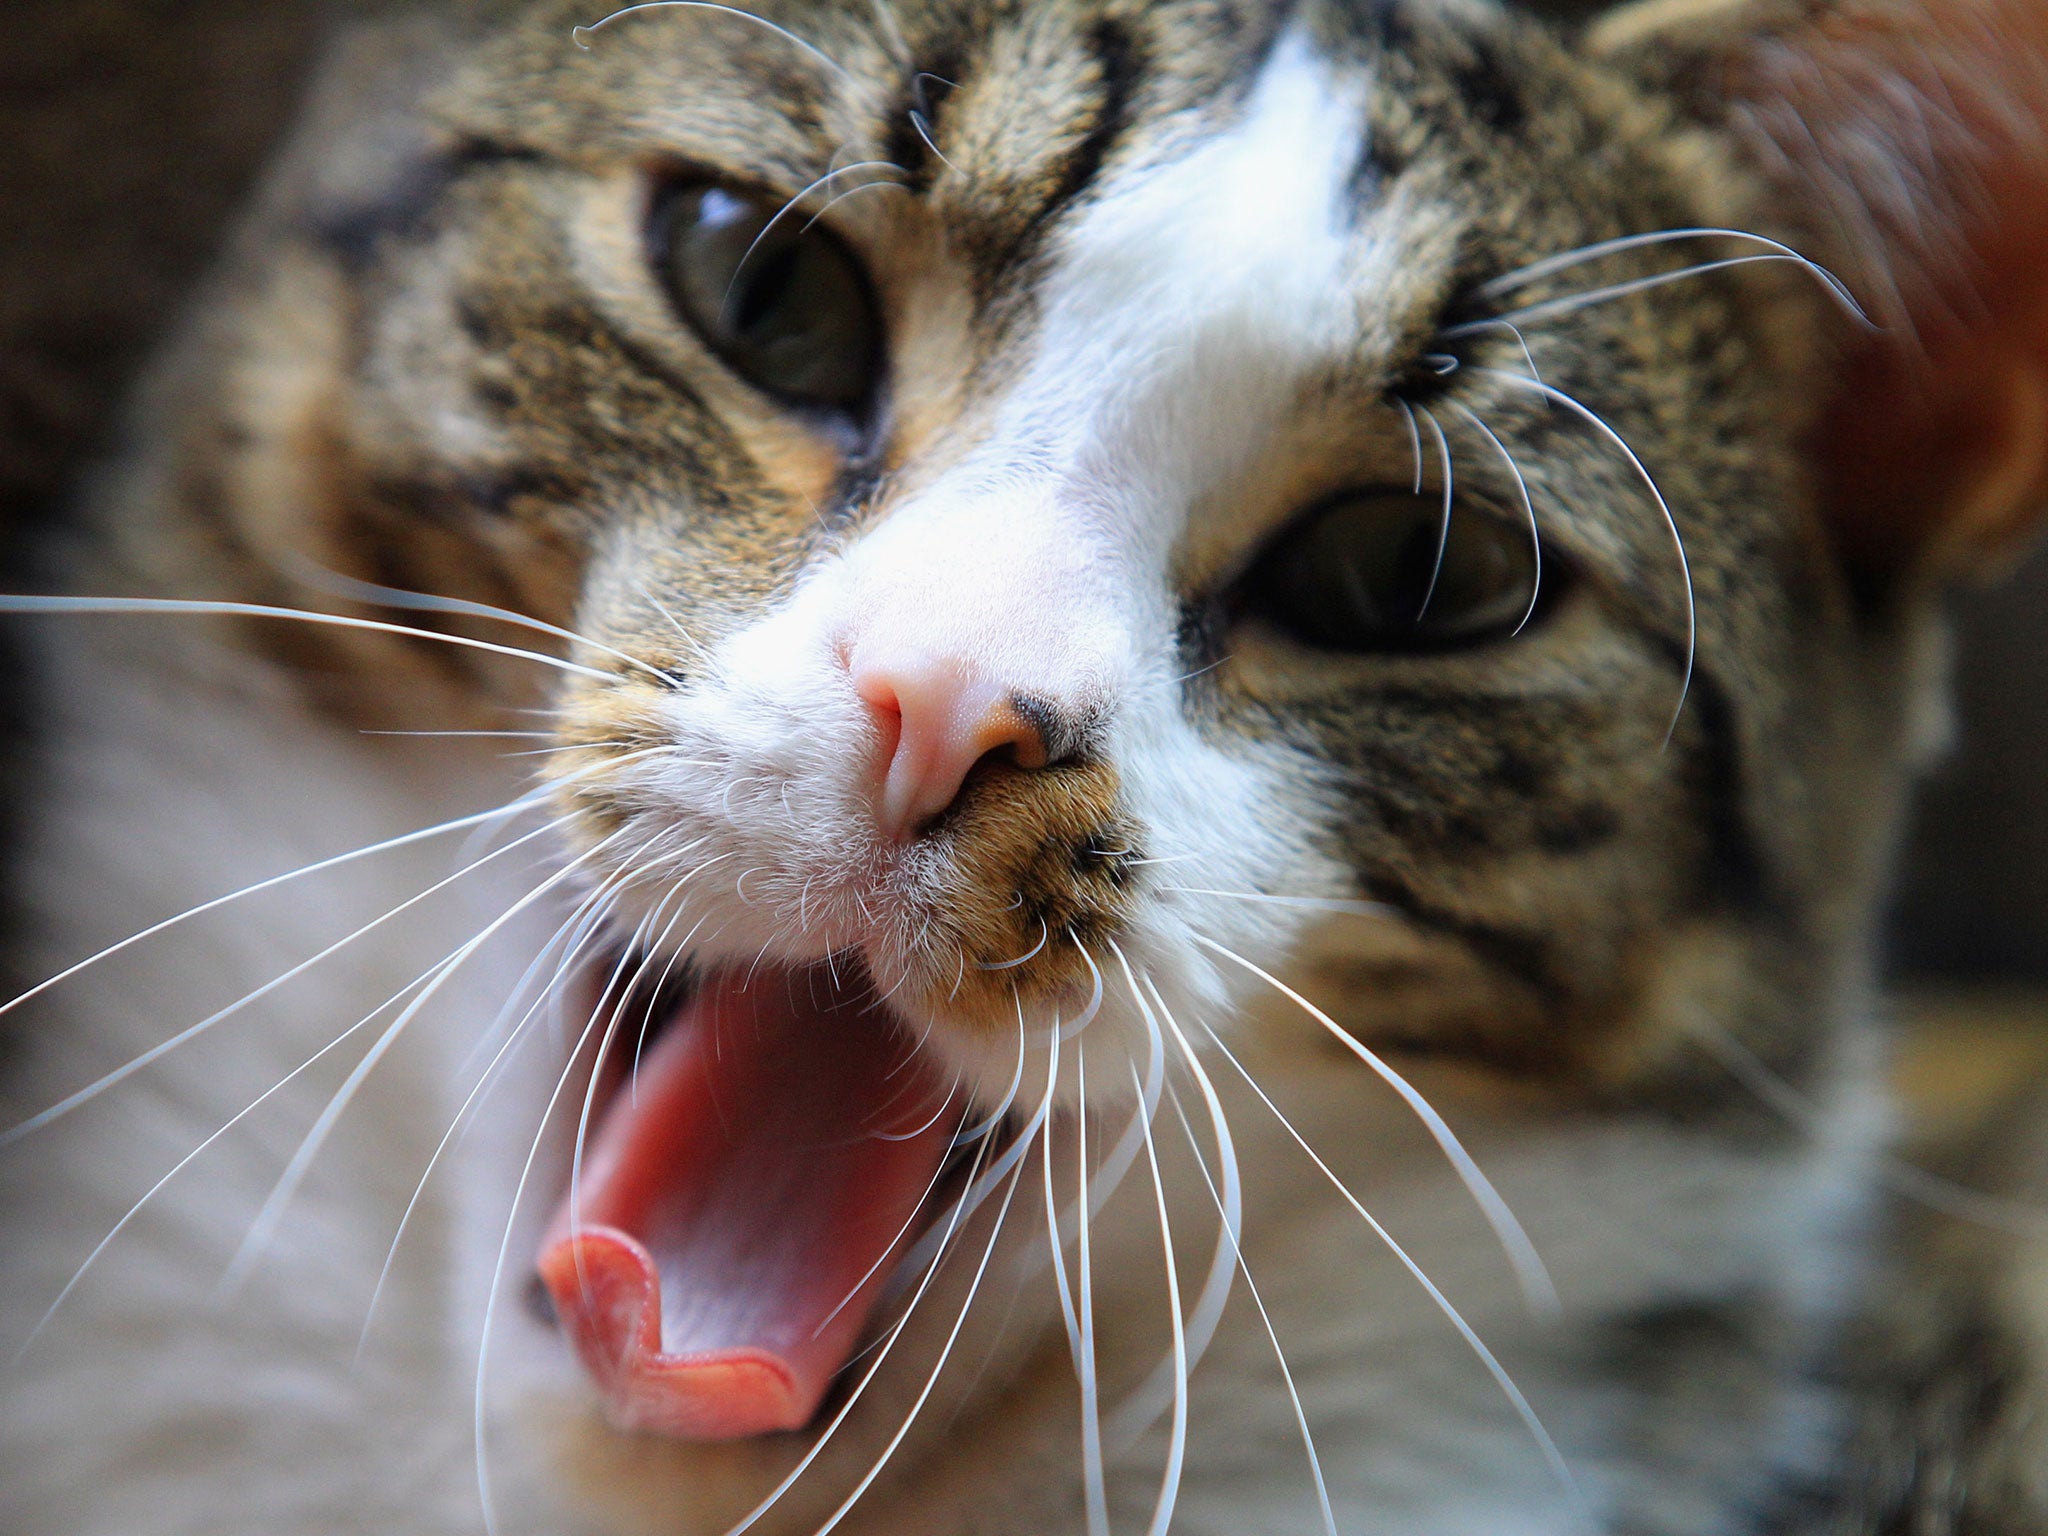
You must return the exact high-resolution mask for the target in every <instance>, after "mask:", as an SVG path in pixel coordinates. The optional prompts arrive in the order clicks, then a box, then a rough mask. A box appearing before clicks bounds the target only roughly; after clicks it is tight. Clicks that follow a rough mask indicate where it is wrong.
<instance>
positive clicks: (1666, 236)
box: [1479, 228, 1870, 325]
mask: <svg viewBox="0 0 2048 1536" xmlns="http://www.w3.org/2000/svg"><path fill="white" fill-rule="evenodd" d="M1706 239H1724V240H1746V241H1749V242H1750V243H1752V244H1755V245H1760V246H1763V247H1764V248H1765V249H1766V250H1768V251H1771V252H1773V253H1775V254H1776V255H1777V256H1778V257H1780V258H1781V259H1785V260H1790V261H1795V262H1798V263H1799V264H1800V265H1801V266H1802V267H1804V268H1805V269H1806V270H1807V271H1808V272H1810V273H1812V274H1813V276H1814V277H1815V278H1816V279H1818V280H1819V281H1820V283H1821V284H1822V285H1823V286H1824V287H1826V288H1827V290H1828V291H1829V292H1830V293H1832V294H1833V295H1834V296H1835V297H1836V299H1838V300H1839V301H1840V302H1841V304H1842V306H1843V307H1844V308H1845V309H1847V310H1848V312H1849V313H1850V314H1851V315H1853V316H1855V317H1856V318H1857V319H1858V320H1861V321H1862V322H1863V323H1864V324H1866V325H1868V324H1869V323H1870V318H1869V316H1867V315H1866V314H1864V312H1863V306H1862V305H1860V304H1858V303H1857V302H1856V296H1855V295H1854V294H1852V293H1851V292H1850V291H1849V287H1848V285H1847V284H1846V283H1844V282H1843V281H1842V280H1841V279H1840V278H1838V277H1836V276H1835V274H1834V273H1832V272H1830V271H1829V270H1828V269H1827V268H1826V267H1823V266H1822V265H1821V264H1820V263H1819V262H1817V261H1814V260H1813V259H1812V258H1811V257H1807V256H1802V255H1801V254H1800V253H1799V252H1798V251H1796V250H1794V249H1793V248H1792V247H1791V246H1789V245H1785V244H1783V243H1782V242H1780V241H1777V240H1772V239H1768V238H1766V237H1765V236H1763V235H1759V234H1755V233H1753V232H1752V231H1750V230H1746V229H1719V228H1689V229H1660V230H1653V231H1651V232H1649V233H1647V234H1640V235H1622V236H1620V237H1619V238H1617V239H1613V240H1598V241H1595V242H1593V243H1592V244H1590V245H1582V246H1579V247H1577V248H1576V249H1574V250H1569V251H1560V252H1559V253H1558V254H1557V255H1555V256H1546V257H1544V258H1543V259H1542V260H1540V261H1534V262H1531V263H1530V264H1529V265H1527V266H1525V267H1519V268H1517V269H1516V270H1515V271H1513V272H1508V273H1504V274H1502V275H1501V276H1499V277H1496V278H1494V279H1493V280H1492V281H1490V282H1487V283H1485V284H1482V285H1481V287H1480V289H1479V293H1480V296H1481V297H1482V298H1489V299H1491V298H1498V297H1499V296H1500V295H1502V294H1504V293H1512V292H1513V291H1514V290H1515V289H1517V288H1523V287H1526V286H1527V285H1529V284H1530V283H1533V282H1536V281H1538V280H1540V279H1542V278H1545V277H1548V276H1550V274H1551V273H1553V272H1562V271H1564V270H1565V269H1566V268H1567V267H1576V266H1581V265H1583V264H1585V263H1586V262H1590V261H1597V260H1599V259H1600V258H1601V257H1603V256H1613V255H1617V254H1619V253H1620V252H1623V251H1634V250H1641V249H1642V248H1644V247H1645V246H1652V245H1669V244H1671V243H1672V242H1673V241H1678V240H1706Z"/></svg>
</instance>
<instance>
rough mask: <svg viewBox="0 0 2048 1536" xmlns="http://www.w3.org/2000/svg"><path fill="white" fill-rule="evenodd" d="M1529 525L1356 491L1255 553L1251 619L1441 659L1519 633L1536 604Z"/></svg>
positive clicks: (1436, 499)
mask: <svg viewBox="0 0 2048 1536" xmlns="http://www.w3.org/2000/svg"><path fill="white" fill-rule="evenodd" d="M1539 572H1540V556H1539V555H1538V553H1537V549H1536V545H1535V543H1534V541H1533V540H1532V539H1531V537H1530V533H1529V529H1528V526H1527V525H1526V524H1516V523H1512V522H1509V521H1508V520H1507V519H1505V518H1502V517H1499V516H1496V515H1495V514H1494V513H1492V512H1489V511H1485V510H1483V509H1481V508H1478V507H1473V506H1469V505H1465V504H1456V505H1453V507H1452V508H1451V515H1450V520H1449V522H1448V524H1447V523H1446V522H1445V520H1444V502H1443V497H1442V495H1441V494H1432V493H1428V492H1425V493H1424V494H1422V495H1419V496H1418V495H1415V494H1413V493H1411V492H1409V491H1406V490H1374V491H1356V492H1351V493H1349V494H1347V495H1344V496H1342V497H1339V498H1338V499H1336V500H1334V501H1330V502H1326V503H1324V504H1323V505H1322V506H1321V507H1319V508H1317V509H1316V510H1315V511H1313V512H1311V513H1310V514H1309V515H1308V516H1307V517H1305V518H1302V519H1301V520H1299V521H1298V522H1296V523H1295V524H1294V525H1293V526H1292V527H1290V528H1289V529H1287V530H1286V531H1285V532H1284V533H1282V534H1281V535H1280V537H1279V538H1278V539H1276V540H1275V541H1274V542H1273V543H1272V544H1271V545H1270V546H1269V547H1268V548H1267V549H1266V551H1265V552H1264V553H1263V554H1262V555H1260V557H1259V559H1258V561H1257V563H1256V564H1255V565H1254V566H1253V567H1252V569H1251V572H1250V573H1249V575H1247V577H1246V578H1245V581H1244V586H1243V593H1244V599H1245V602H1246V605H1247V607H1248V608H1249V609H1250V611H1251V612H1253V613H1255V614H1257V615H1258V616H1259V617H1261V618H1263V619H1265V620H1267V621H1268V622H1269V623H1271V624H1273V625H1275V626H1277V627H1278V628H1280V629H1282V630H1284V631H1286V632H1287V633H1288V634H1291V635H1293V636H1294V637H1295V638H1296V639H1298V640H1301V641H1304V642H1306V643H1307V644H1309V645H1313V646H1318V647H1321V648H1322V649H1324V650H1331V651H1350V652H1386V651H1393V652H1415V651H1447V650H1455V649H1457V648H1459V647H1461V646H1468V645H1479V644H1482V643H1484V642H1486V641H1488V640H1497V639H1501V638H1504V637H1506V636H1508V635H1511V634H1513V633H1515V632H1516V631H1517V630H1518V629H1520V628H1521V626H1522V624H1523V622H1524V621H1525V620H1526V619H1527V618H1528V616H1529V614H1530V612H1531V611H1532V610H1533V608H1534V606H1535V597H1536V588H1537V582H1538V577H1539Z"/></svg>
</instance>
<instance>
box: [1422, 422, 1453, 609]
mask: <svg viewBox="0 0 2048 1536" xmlns="http://www.w3.org/2000/svg"><path fill="white" fill-rule="evenodd" d="M1418 409H1419V410H1420V412H1421V414H1422V419H1423V420H1424V421H1426V422H1428V423H1429V431H1430V435H1431V436H1432V437H1434V438H1435V439H1436V451H1437V455H1438V458H1439V459H1440V461H1441V462H1442V464H1443V471H1444V511H1443V520H1442V521H1441V522H1440V523H1439V524H1438V525H1437V530H1436V564H1435V565H1433V566H1432V567H1430V572H1429V585H1428V586H1427V587H1426V588H1424V589H1423V593H1422V606H1421V607H1420V608H1418V609H1416V610H1415V620H1416V622H1417V623H1418V624H1419V623H1421V622H1422V619H1423V617H1424V616H1425V615H1426V614H1427V613H1428V612H1429V604H1430V600H1431V599H1432V598H1434V597H1435V596H1436V584H1437V581H1438V579H1439V578H1441V577H1442V575H1443V573H1444V551H1445V550H1447V549H1449V548H1450V544H1451V499H1452V494H1453V492H1452V488H1451V485H1452V475H1451V444H1450V440H1449V439H1448V438H1446V437H1445V436H1444V429H1443V427H1442V426H1441V425H1440V424H1439V423H1438V421H1437V419H1436V413H1435V412H1434V411H1432V410H1430V409H1429V408H1428V407H1427V406H1421V407H1418ZM1416 494H1417V495H1420V494H1421V490H1420V488H1419V487H1418V488H1417V491H1416Z"/></svg>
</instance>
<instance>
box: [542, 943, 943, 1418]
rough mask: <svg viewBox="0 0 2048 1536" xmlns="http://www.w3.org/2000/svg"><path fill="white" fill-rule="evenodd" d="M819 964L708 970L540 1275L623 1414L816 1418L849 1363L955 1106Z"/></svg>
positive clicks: (590, 1161)
mask: <svg viewBox="0 0 2048 1536" xmlns="http://www.w3.org/2000/svg"><path fill="white" fill-rule="evenodd" d="M946 1097H947V1095H946V1091H945V1088H944V1085H943V1084H941V1083H938V1082H935V1081H934V1080H933V1079H932V1077H931V1075H930V1073H929V1071H928V1070H927V1069H926V1068H925V1067H924V1065H923V1064H922V1062H920V1061H918V1060H916V1059H914V1058H913V1055H912V1052H911V1050H910V1048H909V1047H908V1046H907V1045H906V1043H905V1042H904V1041H903V1040H902V1039H901V1038H900V1037H899V1036H898V1034H897V1032H896V1030H895V1029H894V1028H893V1027H892V1026H891V1024H890V1022H889V1020H888V1018H887V1017H886V1015H884V1014H883V1013H882V1012H881V1011H880V1010H879V1009H876V1008H874V1007H873V1006H872V1004H871V1003H869V1002H867V1001H866V999H865V998H862V999H852V998H849V997H847V996H846V995H845V994H843V993H842V992H840V991H839V990H838V989H837V988H835V987H834V986H833V985H832V983H831V981H830V979H829V978H828V977H827V975H826V973H825V972H823V971H822V970H820V971H795V972H783V971H775V972H771V971H769V970H767V969H765V968H764V969H762V970H761V971H759V972H757V973H756V974H755V975H754V977H753V979H752V981H751V983H750V984H743V983H742V980H741V979H740V978H737V977H718V978H713V979H711V980H709V981H707V982H706V983H705V984H704V986H703V987H702V988H701V989H700V990H699V991H698V993H697V995H696V996H695V997H694V998H693V999H692V1000H691V1001H690V1002H689V1003H688V1004H686V1005H685V1006H684V1008H683V1009H682V1012H681V1014H680V1016H679V1017H678V1018H676V1019H675V1020H674V1021H673V1023H672V1024H671V1025H670V1027H669V1028H668V1030H667V1031H666V1032H665V1033H664V1034H662V1036H661V1037H660V1038H659V1039H658V1040H656V1041H655V1042H654V1043H653V1044H652V1045H651V1046H650V1047H649V1048H648V1050H647V1053H646V1056H645V1058H644V1059H643V1060H642V1061H641V1063H640V1068H639V1072H638V1076H637V1086H636V1085H634V1084H627V1085H624V1086H621V1087H620V1088H619V1090H618V1092H617V1095H616V1097H615V1098H614V1100H613V1102H612V1104H611V1106H610V1108H609V1109H608V1110H607V1111H606V1112H605V1115H604V1118H603V1122H602V1124H601V1125H600V1126H599V1128H598V1130H597V1133H596V1134H595V1135H594V1136H593V1137H592V1140H591V1145H590V1149H589V1151H588V1152H587V1153H586V1154H585V1157H584V1163H583V1172H582V1178H581V1181H580V1184H579V1187H578V1188H577V1189H576V1190H575V1191H574V1192H573V1202H572V1201H564V1203H563V1206H562V1209H561V1210H560V1211H559V1212H558V1213H557V1214H556V1216H555V1219H554V1222H553V1224H552V1225H551V1227H550V1228H549V1231H548V1235H547V1238H546V1240H545V1241H544V1242H543V1243H542V1244H541V1252H540V1261H539V1262H540V1274H541V1279H542V1280H543V1281H544V1282H545V1283H546V1285H547V1288H548V1291H549V1294H550V1295H552V1296H553V1298H554V1302H555V1309H556V1312H557V1313H558V1314H559V1316H560V1317H561V1320H562V1325H563V1327H564V1328H565V1329H566V1330H567V1332H568V1335H569V1337H570V1339H571V1340H572V1341H573V1342H574V1344H575V1346H576V1351H577V1353H578V1354H579V1355H580V1356H582V1359H583V1363H584V1365H585V1367H586V1368H587V1369H588V1370H589V1371H590V1374H591V1376H592V1377H593V1378H594V1379H595V1380H596V1383H597V1387H598V1391H599V1393H600V1394H601V1396H602V1397H603V1400H604V1405H605V1411H606V1413H607V1415H608V1416H609V1417H610V1418H611V1420H612V1421H613V1422H614V1423H615V1424H617V1425H619V1426H620V1427H621V1428H623V1429H636V1430H648V1431H652V1432H654V1433H657V1434H665V1435H674V1436H677V1437H679V1438H683V1439H689V1440H731V1439H738V1438H740V1437H742V1436H746V1435H758V1434H764V1433H766V1432H768V1431H770V1430H782V1429H798V1428H801V1427H802V1426H803V1425H804V1424H806V1423H807V1422H809V1420H810V1418H811V1416H812V1415H813V1414H814V1413H816V1412H817V1408H818V1404H819V1403H820V1401H822V1400H823V1398H824V1396H825V1391H826V1389H827V1388H828V1387H829V1386H830V1385H831V1381H832V1377H833V1376H834V1374H836V1373H837V1372H838V1371H839V1369H840V1368H841V1367H842V1366H843V1365H845V1364H846V1361H847V1357H848V1356H849V1355H851V1354H852V1352H853V1348H854V1344H855V1342H856V1340H857V1339H858V1338H859V1336H860V1333H861V1330H862V1329H863V1327H864V1326H865V1325H866V1323H867V1320H868V1314H869V1312H870V1311H871V1309H872V1308H873V1306H874V1304H875V1301H876V1299H877V1297H878V1295H879V1293H880V1290H881V1288H882V1286H883V1284H884V1283H885V1282H886V1281H887V1279H888V1275H889V1265H888V1264H887V1263H886V1262H885V1260H886V1256H887V1255H888V1253H889V1251H890V1249H891V1247H892V1246H897V1245H898V1244H899V1240H901V1239H904V1238H905V1237H906V1236H907V1234H906V1233H905V1230H904V1229H905V1227H906V1226H907V1225H908V1224H909V1223H910V1221H911V1220H912V1218H913V1216H914V1215H915V1214H916V1211H917V1208H918V1204H919V1202H920V1201H921V1200H922V1199H923V1198H924V1196H925V1194H926V1192H927V1191H928V1190H929V1189H930V1187H931V1184H932V1181H933V1179H934V1178H935V1177H936V1176H937V1174H938V1171H939V1167H940V1164H941V1163H942V1162H943V1161H944V1159H945V1156H946V1150H947V1147H948V1146H949V1144H950V1142H951V1139H952V1134H953V1131H954V1129H955V1128H956V1126H957V1122H958V1116H957V1114H955V1113H954V1112H953V1111H952V1110H951V1108H950V1106H947V1105H946V1104H945V1100H946Z"/></svg>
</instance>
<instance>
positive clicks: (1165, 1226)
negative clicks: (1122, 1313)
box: [1131, 1062, 1188, 1536]
mask: <svg viewBox="0 0 2048 1536" xmlns="http://www.w3.org/2000/svg"><path fill="white" fill-rule="evenodd" d="M1131 1085H1132V1086H1133V1087H1136V1088H1139V1089H1141V1090H1142V1088H1143V1084H1141V1083H1140V1082H1139V1081H1138V1067H1137V1064H1136V1063H1135V1062H1133V1063H1132V1064H1131ZM1145 1161H1146V1163H1147V1164H1148V1165H1149V1166H1150V1167H1151V1169H1152V1193H1153V1195H1154V1196H1155V1197H1156V1198H1157V1200H1158V1202H1159V1250H1160V1253H1161V1254H1162V1255H1163V1256H1164V1257H1165V1260H1166V1298H1167V1303H1168V1305H1169V1307H1170V1308H1171V1310H1172V1315H1173V1366H1174V1369H1173V1429H1172V1432H1171V1435H1170V1438H1169V1439H1168V1442H1167V1449H1166V1471H1165V1474H1164V1476H1162V1477H1161V1478H1160V1481H1159V1502H1158V1503H1157V1504H1155V1505H1154V1506H1153V1508H1152V1523H1151V1525H1150V1526H1149V1527H1147V1529H1146V1536H1166V1531H1167V1527H1169V1526H1170V1525H1172V1524H1173V1507H1174V1503H1175V1501H1176V1500H1177V1499H1178V1498H1179V1497H1180V1479H1181V1471H1182V1468H1183V1467H1184V1466H1185V1464H1186V1459H1187V1449H1188V1340H1187V1324H1186V1321H1185V1320H1184V1318H1183V1317H1182V1314H1181V1305H1180V1271H1179V1270H1178V1269H1177V1268H1176V1267H1175V1265H1174V1257H1173V1223H1172V1222H1171V1221H1170V1220H1169V1219H1168V1217H1167V1214H1166V1181H1165V1180H1164V1179H1163V1178H1161V1177H1160V1174H1159V1149H1158V1148H1157V1147H1156V1146H1154V1145H1153V1141H1152V1122H1151V1121H1149V1120H1148V1121H1146V1122H1145Z"/></svg>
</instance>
